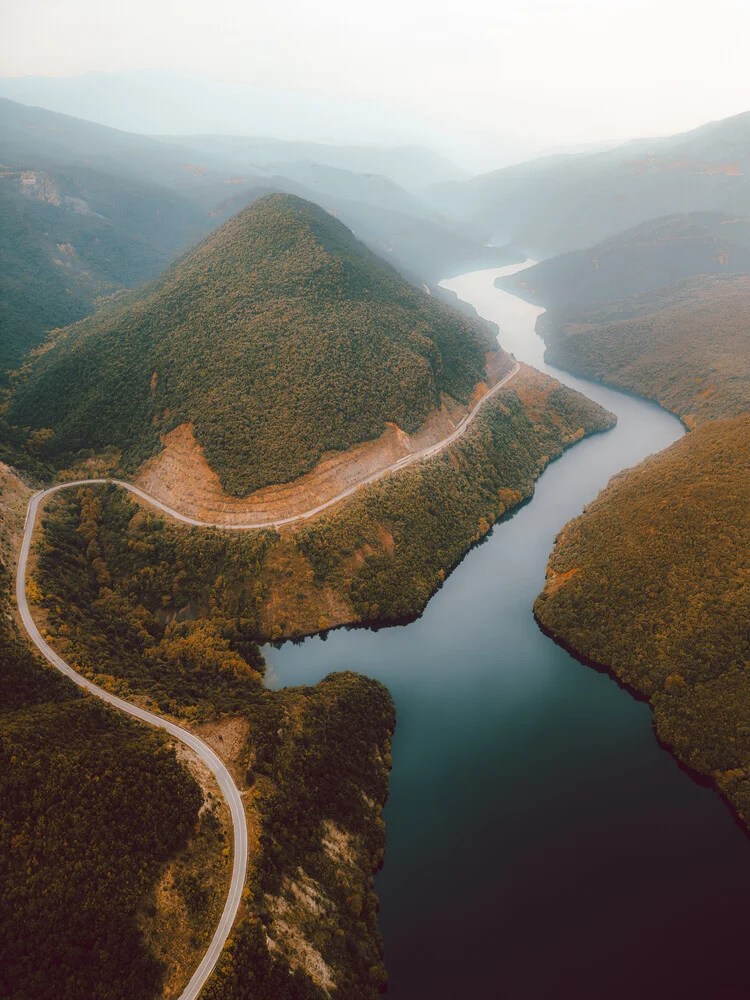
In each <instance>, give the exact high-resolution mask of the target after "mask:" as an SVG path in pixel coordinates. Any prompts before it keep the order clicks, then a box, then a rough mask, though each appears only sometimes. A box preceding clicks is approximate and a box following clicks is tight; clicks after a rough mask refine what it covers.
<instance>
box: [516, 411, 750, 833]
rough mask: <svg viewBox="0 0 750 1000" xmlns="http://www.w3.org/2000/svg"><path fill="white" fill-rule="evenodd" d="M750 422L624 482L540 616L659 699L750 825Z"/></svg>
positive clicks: (693, 756)
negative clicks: (749, 665)
mask: <svg viewBox="0 0 750 1000" xmlns="http://www.w3.org/2000/svg"><path fill="white" fill-rule="evenodd" d="M748 497H750V416H748V415H747V414H746V415H744V416H742V417H738V418H735V419H733V420H729V421H715V422H711V423H708V424H706V425H705V426H704V427H700V428H698V429H697V430H694V431H692V432H691V433H690V434H688V435H686V436H685V437H683V438H682V439H681V440H679V441H678V442H677V443H676V444H674V445H672V447H671V448H668V449H667V450H666V451H665V452H662V453H661V454H659V455H656V456H654V457H652V458H649V459H647V461H646V462H644V463H642V464H641V465H639V466H637V467H636V468H635V469H633V470H630V471H628V472H627V473H625V474H623V475H621V476H618V477H616V478H615V479H614V480H613V481H612V482H611V483H610V485H609V486H608V487H607V489H605V490H604V491H603V492H602V493H601V494H600V496H599V497H598V499H597V500H596V501H594V503H592V504H590V505H589V506H588V507H587V509H586V512H585V513H584V514H583V515H581V516H580V517H578V518H576V519H575V520H574V521H571V522H570V523H569V524H568V525H566V527H565V528H564V529H563V531H562V533H561V535H560V536H559V537H558V539H557V544H556V547H555V550H554V552H553V554H552V556H551V559H550V563H549V568H548V575H547V582H546V585H545V589H544V591H543V593H542V594H541V595H540V597H539V598H538V599H537V602H536V604H535V607H534V610H535V613H536V615H537V618H538V620H539V621H540V622H541V624H542V626H543V627H544V628H545V629H547V630H548V631H549V632H550V633H551V634H552V635H553V637H554V638H555V639H557V640H558V641H560V642H563V643H564V644H565V645H567V646H569V647H571V648H572V649H573V650H574V651H575V652H576V653H578V654H579V655H581V656H584V657H586V658H588V659H590V660H592V661H594V662H595V663H598V664H603V665H605V666H606V667H607V668H608V669H610V670H611V671H612V672H613V673H614V674H615V676H616V677H618V678H619V679H620V680H621V681H622V682H624V683H625V684H627V685H629V686H630V687H631V688H633V689H634V690H635V691H637V692H639V693H640V694H642V695H643V696H644V697H646V698H647V699H648V701H649V703H650V704H651V706H652V708H653V710H654V724H655V727H656V731H657V734H658V736H659V738H660V739H661V740H662V741H663V742H664V743H665V744H666V745H667V746H668V747H669V748H670V749H671V750H672V751H673V753H674V754H675V755H676V756H677V758H678V759H679V760H681V761H682V762H683V763H684V764H686V765H688V766H689V767H690V768H692V769H693V770H695V771H697V772H698V773H699V774H701V775H703V776H705V777H707V778H710V779H712V780H713V781H714V782H715V783H716V784H717V785H718V787H719V788H720V789H721V790H722V792H723V793H724V794H725V795H726V797H727V798H728V799H729V801H730V802H731V803H732V804H733V806H734V807H735V808H736V810H737V812H738V814H739V816H740V818H741V819H742V820H743V822H744V823H745V825H746V826H748V827H750V679H749V678H748V670H747V667H748V663H749V662H750V561H749V560H748V554H749V553H750V517H749V508H748Z"/></svg>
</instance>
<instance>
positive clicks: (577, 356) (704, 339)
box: [539, 275, 750, 427]
mask: <svg viewBox="0 0 750 1000" xmlns="http://www.w3.org/2000/svg"><path fill="white" fill-rule="evenodd" d="M539 326H540V330H541V333H542V336H543V337H544V339H545V341H546V342H547V344H548V345H549V346H548V348H547V351H546V352H545V358H546V360H547V361H548V362H549V363H550V364H552V365H555V366H556V367H558V368H565V369H567V370H569V371H573V372H576V373H577V374H580V375H584V376H586V377H588V378H594V379H598V380H601V381H604V382H610V383H612V384H613V385H616V386H619V387H620V388H623V389H628V390H630V391H632V392H636V393H638V394H639V395H641V396H648V397H650V398H651V399H656V400H657V401H658V402H659V403H661V404H662V405H663V406H665V407H667V408H668V409H670V410H673V411H674V412H675V413H678V414H679V415H680V416H681V417H682V419H683V420H684V422H685V423H686V424H687V425H688V426H689V427H693V426H695V425H697V424H701V423H705V422H706V421H707V420H715V419H721V418H724V417H732V416H736V415H738V414H740V413H743V412H745V411H747V410H748V409H750V276H748V275H728V276H726V277H723V276H722V277H715V276H706V277H695V278H692V279H689V280H685V281H682V282H678V283H676V284H674V285H667V286H664V287H662V288H659V289H657V290H656V291H654V292H648V293H644V294H643V295H639V296H631V297H630V298H628V299H624V300H621V301H617V302H610V303H605V304H602V305H599V306H593V307H591V308H589V309H587V310H575V311H573V310H571V311H567V312H562V313H555V312H551V313H550V314H548V315H546V314H545V315H544V316H542V317H540V321H539Z"/></svg>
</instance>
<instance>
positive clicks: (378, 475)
mask: <svg viewBox="0 0 750 1000" xmlns="http://www.w3.org/2000/svg"><path fill="white" fill-rule="evenodd" d="M520 370H521V366H520V364H519V363H518V362H517V361H514V362H513V367H512V368H511V370H510V371H509V372H508V373H507V374H506V375H504V376H503V377H502V378H501V379H500V381H499V382H496V383H495V385H493V386H492V388H491V389H490V390H489V391H488V392H486V393H485V394H484V396H482V398H481V399H480V400H479V402H478V403H476V404H475V405H474V406H473V407H472V409H471V410H470V411H469V412H468V413H467V414H466V416H465V417H464V418H463V419H462V420H461V421H459V423H458V424H457V425H456V429H455V430H454V431H453V432H452V433H451V434H449V435H448V436H447V437H444V438H443V440H442V441H438V442H437V444H432V445H430V446H429V447H427V448H422V450H421V451H415V452H412V454H411V455H405V456H404V457H403V458H399V459H398V461H396V462H393V463H392V464H391V465H387V466H386V467H385V468H383V469H379V470H378V471H377V472H372V473H370V474H369V475H367V476H363V477H362V478H361V479H358V480H357V482H356V483H353V484H352V485H351V486H348V487H347V488H346V489H345V490H342V491H341V493H337V494H336V496H335V497H331V499H330V500H326V501H325V503H321V504H318V506H317V507H313V508H312V509H311V510H306V511H304V512H303V513H301V514H292V516H291V517H283V518H275V519H274V520H271V521H255V522H253V523H251V524H222V523H220V522H214V521H200V520H198V518H195V517H188V516H187V515H186V514H180V512H179V511H177V510H175V509H174V508H173V507H169V506H168V505H167V504H165V503H162V502H161V500H157V499H156V497H154V496H152V495H151V494H150V493H147V492H146V491H145V490H142V489H141V488H140V487H139V486H133V485H132V483H126V482H123V481H122V480H121V479H82V480H79V481H78V482H76V483H67V484H66V485H68V486H84V485H89V484H92V485H93V484H95V483H115V484H116V485H117V486H122V487H123V489H126V490H129V491H130V492H131V493H133V494H135V496H137V497H140V498H141V500H145V501H146V503H149V504H151V506H152V507H156V508H157V510H160V511H162V512H163V513H164V514H168V515H169V516H170V517H173V518H175V520H177V521H182V523H183V524H191V525H194V526H195V527H197V528H221V529H223V530H226V531H251V530H253V529H259V528H280V527H281V526H282V525H284V524H293V523H294V522H295V521H306V520H307V519H308V518H310V517H314V516H315V515H316V514H320V513H321V511H324V510H326V508H327V507H332V506H333V505H334V504H336V503H339V502H340V501H341V500H344V499H346V497H348V496H351V495H352V493H355V492H356V491H357V490H358V489H360V488H361V487H362V486H367V485H369V484H370V483H374V482H376V481H377V480H378V479H382V478H383V477H384V476H387V475H389V473H391V472H400V471H401V469H405V468H407V466H409V465H412V464H413V463H414V462H421V461H423V460H424V459H426V458H432V457H433V456H434V455H438V454H439V453H440V452H441V451H443V450H444V449H445V448H447V447H448V446H449V445H451V444H453V443H454V442H455V441H457V440H458V439H459V438H460V437H462V436H463V435H464V434H465V433H466V431H467V430H468V428H469V426H470V424H471V422H472V421H473V420H474V418H475V417H476V415H477V413H479V411H480V410H481V408H482V407H483V406H484V404H485V403H486V402H487V400H489V399H491V398H492V397H493V396H494V395H495V393H497V392H499V391H500V389H502V388H504V387H505V386H506V385H507V384H508V383H509V382H510V380H511V379H512V378H515V376H516V375H517V374H518V373H519V372H520Z"/></svg>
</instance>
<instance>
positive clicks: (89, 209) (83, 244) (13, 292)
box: [0, 161, 205, 385]
mask: <svg viewBox="0 0 750 1000" xmlns="http://www.w3.org/2000/svg"><path fill="white" fill-rule="evenodd" d="M6 162H7V161H6ZM204 231H205V227H204V225H203V220H202V218H201V215H200V213H199V212H198V211H197V209H195V208H194V207H193V206H192V205H190V203H188V202H186V201H185V200H184V199H182V198H180V197H179V196H177V195H174V194H172V193H171V192H169V191H167V190H165V189H163V188H158V187H156V186H155V185H149V184H146V183H143V182H138V181H129V182H128V181H125V180H124V179H123V178H122V177H117V176H113V175H110V174H104V173H101V172H98V171H95V170H92V169H90V168H87V167H70V168H67V169H60V168H58V169H52V170H39V169H37V170H34V169H21V168H18V169H15V168H14V169H11V168H7V167H5V168H0V385H3V384H4V383H5V382H6V372H7V371H8V369H10V368H17V367H18V366H19V365H20V363H21V359H22V358H23V356H24V355H25V354H26V353H27V352H28V351H29V350H30V349H31V348H33V347H36V346H37V345H38V344H39V343H40V342H41V341H42V340H43V338H44V336H45V334H46V333H47V331H49V330H51V329H54V328H56V327H60V326H65V325H66V324H68V323H72V322H75V321H76V320H79V319H82V318H83V317H84V316H86V315H88V314H89V313H90V312H91V311H92V310H93V309H94V306H95V305H96V303H97V302H98V300H99V299H101V298H102V297H104V296H107V295H110V294H112V293H113V292H115V291H117V290H119V289H121V288H123V287H131V286H133V285H136V284H140V283H141V282H143V281H146V280H148V279H150V278H153V277H154V276H155V275H156V274H158V273H159V271H161V270H162V269H163V268H164V267H166V265H167V264H168V263H169V262H170V261H171V260H172V259H173V257H174V255H175V253H176V251H177V250H178V248H180V247H182V246H184V245H186V244H187V243H189V242H191V241H192V240H193V239H195V238H197V236H198V235H201V234H202V233H203V232H204Z"/></svg>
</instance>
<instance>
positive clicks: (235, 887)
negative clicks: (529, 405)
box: [16, 361, 521, 1000]
mask: <svg viewBox="0 0 750 1000" xmlns="http://www.w3.org/2000/svg"><path fill="white" fill-rule="evenodd" d="M520 370H521V366H520V365H519V364H518V362H517V361H514V363H513V368H512V369H511V370H510V371H509V372H508V373H507V374H506V375H504V376H503V378H502V379H500V381H499V382H497V383H496V384H495V385H494V386H492V388H491V389H490V390H489V391H488V392H486V393H485V394H484V396H482V398H481V399H480V400H479V402H478V403H476V405H475V406H474V407H472V409H471V410H470V411H469V412H468V413H467V414H466V416H465V417H464V418H463V419H462V420H461V421H460V423H459V424H458V425H457V426H456V429H455V430H454V431H453V433H452V434H449V435H448V437H446V438H443V440H442V441H438V443H437V444H434V445H430V446H429V447H428V448H423V449H422V450H421V451H416V452H414V453H413V454H411V455H406V456H404V457H403V458H400V459H399V460H398V461H396V462H394V463H393V464H392V465H389V466H387V467H386V468H384V469H380V470H379V471H378V472H373V473H371V474H370V475H368V476H364V477H363V478H362V479H360V480H358V481H357V482H356V483H354V484H353V485H352V486H349V487H348V488H347V489H345V490H343V491H342V492H341V493H339V494H338V495H337V496H335V497H332V498H331V499H330V500H326V502H325V503H322V504H319V505H318V506H317V507H313V509H312V510H308V511H305V512H304V513H302V514H294V515H293V516H291V517H286V518H283V519H281V520H278V519H277V520H275V521H265V522H262V523H256V524H214V523H211V522H208V521H199V520H197V519H196V518H192V517H186V516H185V515H184V514H180V513H179V511H176V510H173V509H172V508H171V507H168V506H167V505H166V504H164V503H162V502H161V501H160V500H157V499H156V497H153V496H151V495H150V494H149V493H147V492H146V491H145V490H142V489H140V488H139V487H138V486H133V485H132V484H131V483H126V482H123V481H122V480H120V479H79V480H75V481H74V482H69V483H60V484H59V485H57V486H51V487H50V488H49V489H46V490H41V491H40V492H39V493H35V494H34V496H33V497H32V498H31V500H30V501H29V506H28V508H27V510H26V522H25V524H24V531H23V540H22V542H21V551H20V553H19V556H18V569H17V572H16V601H17V602H18V610H19V612H20V615H21V621H22V622H23V625H24V628H25V629H26V631H27V632H28V634H29V636H30V638H31V641H32V642H33V643H34V645H35V646H36V648H37V649H38V650H39V652H40V653H41V654H42V655H43V656H44V657H45V658H46V659H47V660H48V661H49V662H50V663H51V664H52V666H53V667H56V668H57V669H58V670H59V671H60V672H61V673H63V674H65V676H66V677H69V678H70V680H72V681H73V682H74V683H75V684H77V685H78V686H79V687H81V688H83V689H84V690H85V691H88V692H89V694H93V695H95V697H97V698H101V699H102V701H106V702H107V704H109V705H112V706H114V708H119V709H120V711H122V712H125V713H127V714H128V715H132V716H133V717H134V718H136V719H140V720H141V722H146V723H148V724H149V725H150V726H156V727H157V728H159V729H165V730H166V731H167V732H168V733H169V734H170V735H171V736H174V737H175V739H178V740H180V742H182V743H184V744H185V745H186V746H189V747H190V748H191V749H192V750H194V751H195V752H196V753H197V754H198V756H199V757H200V758H201V760H202V761H203V762H204V763H205V764H206V765H207V766H208V768H209V769H210V770H211V772H212V773H213V774H214V776H215V777H216V780H217V781H218V783H219V787H220V788H221V791H222V794H223V796H224V798H225V800H226V802H227V804H228V806H229V810H230V813H231V817H232V827H233V829H234V861H233V864H232V882H231V885H230V887H229V894H228V895H227V901H226V903H225V904H224V911H223V913H222V915H221V920H220V921H219V925H218V927H217V928H216V931H215V933H214V936H213V938H212V939H211V944H210V945H209V947H208V951H207V952H206V954H205V955H204V956H203V959H202V961H201V963H200V965H199V966H198V968H197V969H196V970H195V972H194V973H193V975H192V978H191V979H190V982H189V983H188V985H187V986H186V987H185V990H184V991H183V992H182V993H181V994H180V998H179V1000H197V997H198V994H199V993H200V991H201V990H202V989H203V987H204V986H205V984H206V980H207V979H208V977H209V976H210V975H211V973H212V972H213V970H214V967H215V966H216V963H217V962H218V960H219V956H220V955H221V952H222V949H223V947H224V945H225V943H226V941H227V938H228V937H229V934H230V932H231V929H232V924H233V923H234V918H235V917H236V915H237V910H238V909H239V905H240V902H241V900H242V890H243V888H244V885H245V874H246V871H247V851H248V847H247V820H246V817H245V809H244V806H243V804H242V798H241V796H240V792H239V789H238V788H237V786H236V785H235V783H234V781H233V780H232V776H231V775H230V774H229V771H227V769H226V767H225V766H224V764H223V763H222V761H221V760H220V759H219V757H217V755H216V754H215V753H214V752H213V750H212V749H211V748H210V747H209V746H207V745H206V744H205V743H204V742H203V741H202V740H199V739H198V737H197V736H194V735H193V734H192V733H190V732H188V731H187V730H186V729H182V728H181V727H180V726H176V725H175V724H174V723H173V722H169V721H168V720H167V719H162V718H160V716H158V715H154V713H153V712H147V711H146V710H145V709H143V708H139V707H138V706H137V705H131V704H130V702H128V701H125V700H124V699H123V698H118V697H117V696H116V695H114V694H110V693H109V691H105V690H104V688H100V687H98V686H97V685H96V684H93V683H92V682H91V681H89V680H87V679H86V678H85V677H82V676H81V675H80V674H79V673H77V672H76V671H75V670H74V669H73V668H72V667H71V666H70V664H68V663H66V662H65V660H63V658H62V657H61V656H59V655H58V654H57V653H56V652H55V651H54V649H52V647H51V646H50V645H49V643H48V642H46V640H45V639H44V637H43V636H42V634H41V632H40V631H39V629H38V628H37V626H36V624H35V622H34V619H33V618H32V616H31V611H30V610H29V605H28V603H27V600H26V567H27V565H28V559H29V551H30V548H31V538H32V535H33V532H34V525H35V524H36V518H37V514H38V513H39V508H40V506H41V504H42V503H43V502H44V501H45V500H46V499H47V497H49V496H51V495H52V494H53V493H57V492H58V491H59V490H65V489H71V488H73V487H76V486H95V485H99V484H106V483H115V484H116V485H118V486H121V487H122V488H123V489H126V490H128V491H129V492H130V493H133V494H134V495H135V496H137V497H140V498H141V499H142V500H145V501H146V502H147V503H149V504H151V505H152V506H153V507H156V508H157V509H158V510H160V511H162V512H163V513H165V514H168V515H169V516H170V517H173V518H175V519H176V520H178V521H182V522H183V523H185V524H191V525H194V526H196V527H200V528H222V529H225V530H234V531H249V530H251V529H253V528H256V529H257V528H279V527H281V525H284V524H291V523H293V522H294V521H303V520H306V519H307V518H310V517H313V516H314V515H315V514H319V513H320V512H321V511H323V510H325V509H326V508H327V507H331V506H332V505H333V504H335V503H338V502H339V501H340V500H343V499H345V498H346V497H348V496H350V495H351V494H352V493H354V492H355V491H356V490H358V489H359V488H360V487H362V486H366V485H367V484H369V483H374V482H375V481H376V480H378V479H381V478H382V477H383V476H386V475H388V473H390V472H396V471H400V470H401V469H405V468H407V466H409V465H412V464H413V463H414V462H418V461H422V460H423V459H427V458H432V457H433V456H434V455H437V454H439V453H440V452H441V451H443V449H445V448H447V447H448V446H449V445H451V444H453V442H454V441H457V440H458V439H459V438H460V437H461V436H462V435H463V434H464V433H465V432H466V430H467V429H468V427H469V425H470V424H471V422H472V421H473V420H474V418H475V417H476V415H477V413H478V412H479V410H480V409H481V408H482V407H483V406H484V404H485V403H486V402H487V400H488V399H490V398H491V397H492V396H494V395H495V393H496V392H498V391H499V390H500V389H502V388H503V387H504V386H506V385H507V384H508V382H510V380H511V379H512V378H514V377H515V376H516V375H517V374H518V372H519V371H520Z"/></svg>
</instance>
